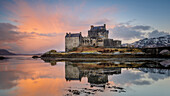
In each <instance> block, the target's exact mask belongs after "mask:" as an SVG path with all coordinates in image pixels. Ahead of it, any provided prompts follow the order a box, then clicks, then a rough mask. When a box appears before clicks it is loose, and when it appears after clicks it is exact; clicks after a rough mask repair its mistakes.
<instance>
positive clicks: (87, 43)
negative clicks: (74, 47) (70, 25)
mask: <svg viewBox="0 0 170 96" xmlns="http://www.w3.org/2000/svg"><path fill="white" fill-rule="evenodd" d="M81 45H82V46H96V45H97V44H96V39H93V38H90V37H83V39H82V44H81Z"/></svg>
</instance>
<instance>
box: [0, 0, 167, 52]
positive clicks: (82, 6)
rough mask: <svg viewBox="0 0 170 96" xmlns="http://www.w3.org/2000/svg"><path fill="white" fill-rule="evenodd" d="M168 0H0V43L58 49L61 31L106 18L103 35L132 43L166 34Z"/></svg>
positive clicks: (61, 46) (18, 47)
mask: <svg viewBox="0 0 170 96" xmlns="http://www.w3.org/2000/svg"><path fill="white" fill-rule="evenodd" d="M169 5H170V0H0V49H8V50H10V51H12V52H15V53H41V52H45V51H48V50H50V49H56V50H58V51H64V44H65V41H64V38H65V34H66V32H73V33H74V32H75V33H76V32H82V33H83V35H84V36H86V35H87V32H88V30H89V29H90V25H94V26H95V25H103V24H106V27H107V29H108V30H109V37H110V38H113V39H118V40H122V42H123V43H132V42H135V41H136V40H139V39H143V38H152V37H158V36H164V35H168V34H170V27H169V25H170V6H169Z"/></svg>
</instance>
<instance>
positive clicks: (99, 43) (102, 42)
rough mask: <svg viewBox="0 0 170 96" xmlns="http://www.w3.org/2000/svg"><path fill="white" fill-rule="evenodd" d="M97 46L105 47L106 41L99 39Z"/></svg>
mask: <svg viewBox="0 0 170 96" xmlns="http://www.w3.org/2000/svg"><path fill="white" fill-rule="evenodd" d="M97 46H101V47H104V40H103V39H98V40H97Z"/></svg>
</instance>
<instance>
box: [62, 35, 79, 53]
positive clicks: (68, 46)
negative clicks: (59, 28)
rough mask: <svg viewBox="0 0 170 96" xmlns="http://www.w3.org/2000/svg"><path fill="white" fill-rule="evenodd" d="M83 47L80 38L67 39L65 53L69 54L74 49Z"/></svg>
mask: <svg viewBox="0 0 170 96" xmlns="http://www.w3.org/2000/svg"><path fill="white" fill-rule="evenodd" d="M80 45H81V38H80V37H66V38H65V51H66V52H68V51H70V50H72V49H73V48H74V47H78V46H80Z"/></svg>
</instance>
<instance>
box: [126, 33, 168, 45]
mask: <svg viewBox="0 0 170 96" xmlns="http://www.w3.org/2000/svg"><path fill="white" fill-rule="evenodd" d="M123 46H133V47H136V48H153V47H166V46H169V47H170V35H166V36H161V37H157V38H145V39H142V40H139V41H136V42H134V43H131V44H124V45H123Z"/></svg>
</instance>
